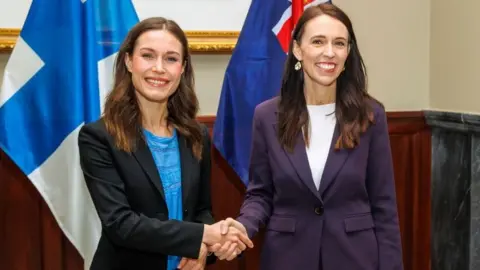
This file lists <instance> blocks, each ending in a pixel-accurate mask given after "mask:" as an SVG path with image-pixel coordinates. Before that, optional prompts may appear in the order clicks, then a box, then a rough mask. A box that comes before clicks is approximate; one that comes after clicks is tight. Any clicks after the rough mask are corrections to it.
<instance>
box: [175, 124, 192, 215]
mask: <svg viewBox="0 0 480 270" xmlns="http://www.w3.org/2000/svg"><path fill="white" fill-rule="evenodd" d="M177 134H178V148H179V151H180V166H181V173H182V176H181V177H182V202H183V204H184V205H185V204H186V199H187V198H188V192H189V190H190V184H191V179H190V178H191V172H192V168H193V165H194V162H195V161H196V159H195V157H194V156H193V153H192V150H191V149H190V148H189V147H188V145H187V140H186V139H185V137H183V136H182V135H181V134H180V133H178V132H177Z"/></svg>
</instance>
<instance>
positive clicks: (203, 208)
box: [195, 126, 217, 265]
mask: <svg viewBox="0 0 480 270" xmlns="http://www.w3.org/2000/svg"><path fill="white" fill-rule="evenodd" d="M203 136H204V137H203V138H204V139H203V142H204V143H203V150H202V160H201V162H200V171H201V172H200V173H201V175H200V193H199V194H200V197H199V200H198V203H197V205H196V217H195V221H197V222H200V223H204V224H213V223H214V222H215V219H214V218H213V214H212V200H211V184H210V183H211V175H212V155H211V150H212V144H211V140H210V135H209V133H208V128H207V127H206V126H203ZM216 261H217V257H216V256H215V255H214V254H210V255H209V256H208V257H207V265H209V264H214V263H215V262H216Z"/></svg>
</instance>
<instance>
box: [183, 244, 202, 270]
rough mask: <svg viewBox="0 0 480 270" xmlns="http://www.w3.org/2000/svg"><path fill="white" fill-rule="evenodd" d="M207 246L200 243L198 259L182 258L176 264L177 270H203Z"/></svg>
mask: <svg viewBox="0 0 480 270" xmlns="http://www.w3.org/2000/svg"><path fill="white" fill-rule="evenodd" d="M207 254H208V250H207V245H205V244H204V243H202V245H201V246H200V254H199V256H198V259H190V258H185V257H184V258H182V260H181V261H180V263H179V264H178V269H182V270H203V269H205V265H206V264H207Z"/></svg>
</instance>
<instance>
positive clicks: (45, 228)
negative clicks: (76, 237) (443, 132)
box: [0, 112, 431, 270]
mask: <svg viewBox="0 0 480 270" xmlns="http://www.w3.org/2000/svg"><path fill="white" fill-rule="evenodd" d="M200 120H201V121H202V122H203V123H205V124H206V125H207V126H209V127H210V129H211V128H212V127H213V123H214V121H215V117H200ZM388 123H389V133H390V140H391V148H392V155H393V162H394V169H395V180H396V189H397V198H398V209H399V215H400V229H401V233H402V242H403V252H404V261H405V270H428V269H430V200H431V199H430V168H431V166H430V163H431V157H430V155H431V154H430V153H431V150H430V149H431V146H430V138H431V134H430V130H429V129H428V127H427V126H426V124H425V121H424V116H423V114H422V112H389V113H388ZM212 157H213V168H212V196H213V197H212V202H213V211H214V215H215V218H216V219H217V220H219V219H224V218H226V217H235V216H236V215H237V214H238V210H239V208H240V205H241V203H242V200H243V195H244V193H245V187H244V185H243V184H242V182H241V181H240V179H239V178H238V177H237V176H236V174H235V173H234V172H233V170H232V169H231V168H230V167H229V166H228V164H227V163H226V161H225V160H224V159H223V158H222V157H221V155H220V154H219V153H218V151H216V150H215V149H214V150H213V156H212ZM0 177H1V178H0V202H1V204H0V265H1V266H2V269H3V268H5V269H13V270H17V269H18V270H27V269H28V270H47V269H48V270H57V269H58V270H60V269H62V270H81V269H82V258H81V257H80V256H79V254H78V252H77V251H76V250H75V248H74V247H73V246H72V245H71V243H70V242H69V241H68V239H67V238H66V237H65V236H64V235H63V234H62V232H61V230H60V228H59V227H58V225H57V223H56V222H55V220H54V218H53V216H52V214H51V212H50V210H49V209H48V207H47V205H46V204H45V203H44V202H43V200H42V199H41V197H40V195H39V194H38V192H37V191H36V189H35V188H34V187H33V185H32V184H31V183H30V181H29V180H28V179H27V178H26V177H25V176H24V175H22V173H21V172H20V171H19V170H18V168H17V167H16V166H15V165H14V164H13V163H12V162H11V161H10V160H9V159H8V157H7V156H6V155H5V154H4V153H0ZM262 239H263V234H262V233H260V234H259V235H258V236H256V237H255V239H254V243H255V248H254V249H252V250H249V251H248V252H246V253H245V254H244V256H243V257H242V258H240V259H236V260H234V261H232V262H226V261H220V262H218V263H216V264H215V265H213V266H210V267H208V269H209V270H223V269H225V270H226V269H228V270H246V269H248V270H256V269H258V263H259V259H260V248H261V245H262Z"/></svg>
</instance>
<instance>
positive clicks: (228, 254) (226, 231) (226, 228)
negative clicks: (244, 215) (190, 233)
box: [206, 218, 253, 261]
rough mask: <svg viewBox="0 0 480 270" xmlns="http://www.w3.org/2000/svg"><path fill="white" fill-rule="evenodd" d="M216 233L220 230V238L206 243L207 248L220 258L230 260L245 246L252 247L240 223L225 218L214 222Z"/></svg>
mask: <svg viewBox="0 0 480 270" xmlns="http://www.w3.org/2000/svg"><path fill="white" fill-rule="evenodd" d="M214 226H216V227H215V229H216V230H217V231H216V234H217V235H218V231H219V232H220V239H219V240H218V241H216V242H213V243H210V244H209V243H206V244H207V246H208V250H209V251H210V252H213V253H215V256H217V258H218V259H220V260H225V259H226V260H227V261H231V260H233V259H234V258H235V257H237V256H238V255H240V253H242V252H243V251H244V250H245V249H246V248H247V247H249V248H253V242H252V241H251V240H250V238H248V235H247V230H246V229H245V226H243V224H242V223H240V222H238V221H236V220H234V219H232V218H227V219H226V220H223V221H220V222H217V223H215V224H214Z"/></svg>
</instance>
